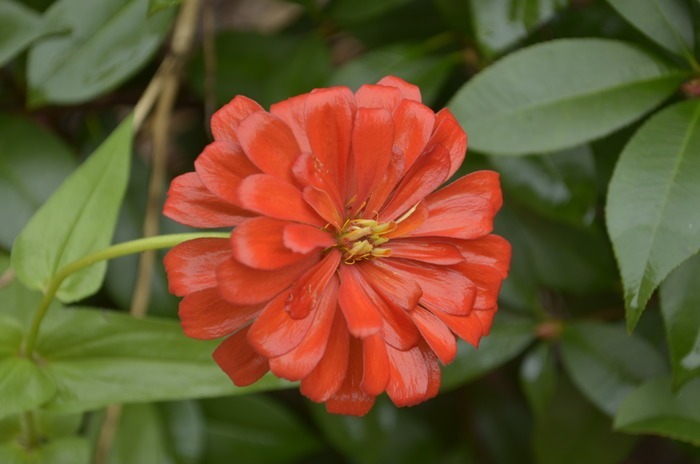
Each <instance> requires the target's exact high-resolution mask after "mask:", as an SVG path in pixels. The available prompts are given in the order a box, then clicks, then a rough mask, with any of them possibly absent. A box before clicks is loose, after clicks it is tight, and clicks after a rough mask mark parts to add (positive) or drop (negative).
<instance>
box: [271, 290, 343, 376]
mask: <svg viewBox="0 0 700 464" xmlns="http://www.w3.org/2000/svg"><path fill="white" fill-rule="evenodd" d="M337 296H338V282H337V280H336V279H333V280H331V282H330V283H329V284H328V285H327V286H326V289H325V290H324V292H323V295H321V298H320V300H319V302H318V305H317V306H316V309H315V310H314V314H313V324H311V327H310V328H309V330H308V332H307V333H306V336H305V337H304V339H303V340H302V341H301V343H299V345H297V347H296V348H294V349H293V350H291V351H290V352H288V353H286V354H283V355H282V356H279V357H276V358H272V359H270V370H271V371H272V372H273V373H274V374H275V375H276V376H277V377H281V378H283V379H287V380H292V381H296V380H300V379H302V378H304V377H306V376H307V375H309V373H310V372H311V371H312V370H313V369H314V368H315V367H316V366H317V365H318V362H319V361H320V360H321V357H323V353H325V352H326V346H327V345H328V337H329V336H330V333H331V327H332V325H333V316H334V315H335V314H336V307H337V304H338V303H337ZM309 317H312V316H309Z"/></svg>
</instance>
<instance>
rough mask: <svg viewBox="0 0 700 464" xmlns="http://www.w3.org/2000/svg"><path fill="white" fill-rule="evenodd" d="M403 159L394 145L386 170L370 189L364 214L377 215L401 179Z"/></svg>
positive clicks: (401, 153) (400, 152)
mask: <svg viewBox="0 0 700 464" xmlns="http://www.w3.org/2000/svg"><path fill="white" fill-rule="evenodd" d="M404 164H405V159H404V155H403V152H402V151H401V150H400V149H398V148H396V147H394V149H393V150H392V153H391V160H390V161H389V165H388V166H387V169H386V172H385V173H384V175H383V176H382V178H381V180H380V181H379V183H377V185H375V186H374V188H373V189H372V193H371V194H370V197H369V199H368V200H367V205H366V206H365V214H366V215H371V216H378V215H379V210H380V209H381V207H382V205H384V203H386V200H387V198H389V195H391V192H392V191H393V190H394V188H395V187H396V184H398V183H399V181H400V180H401V176H402V175H403V171H404Z"/></svg>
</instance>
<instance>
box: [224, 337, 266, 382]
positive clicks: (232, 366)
mask: <svg viewBox="0 0 700 464" xmlns="http://www.w3.org/2000/svg"><path fill="white" fill-rule="evenodd" d="M247 332H248V329H247V328H244V329H242V330H239V331H238V332H236V333H235V334H233V335H231V336H230V337H229V338H227V339H226V340H224V342H223V343H222V344H221V345H219V347H218V348H217V349H216V350H215V351H214V354H213V357H214V361H216V363H217V364H218V365H219V366H220V367H221V369H223V371H224V372H226V374H228V376H229V377H230V378H231V380H233V383H234V384H236V385H237V386H239V387H245V386H246V385H250V384H253V383H255V382H257V381H258V380H260V378H261V377H262V376H263V375H265V373H266V372H267V371H268V370H269V368H268V365H267V359H266V358H264V357H262V356H260V355H259V354H257V353H256V352H255V351H254V350H253V348H251V346H250V345H249V344H248V340H247V338H246V337H247Z"/></svg>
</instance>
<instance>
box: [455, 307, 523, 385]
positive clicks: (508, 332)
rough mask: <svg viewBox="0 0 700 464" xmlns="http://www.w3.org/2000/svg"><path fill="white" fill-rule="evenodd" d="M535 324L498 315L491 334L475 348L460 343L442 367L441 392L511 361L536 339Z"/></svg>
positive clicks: (505, 315) (502, 314)
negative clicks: (449, 359) (453, 355)
mask: <svg viewBox="0 0 700 464" xmlns="http://www.w3.org/2000/svg"><path fill="white" fill-rule="evenodd" d="M534 329H535V327H534V323H533V322H532V321H529V320H527V319H523V318H516V317H511V316H508V315H507V314H504V313H501V314H498V315H496V319H495V320H494V324H493V327H492V328H491V333H490V334H489V336H488V337H485V338H483V339H482V340H481V342H480V343H479V348H474V347H473V346H471V345H467V344H466V343H464V342H461V341H460V343H459V345H458V352H457V357H456V358H455V360H454V361H453V362H452V364H450V365H449V366H446V367H444V368H443V370H442V387H441V388H442V391H447V390H450V389H453V388H456V387H458V386H460V385H463V384H465V383H467V382H469V381H471V380H474V379H476V378H477V377H479V376H481V375H483V374H485V373H487V372H488V371H490V370H492V369H495V368H496V367H498V366H500V365H501V364H503V363H505V362H507V361H509V360H511V359H512V358H514V357H515V356H517V355H518V354H519V353H521V352H522V351H523V350H524V349H525V347H526V346H527V345H528V344H529V343H530V342H531V341H532V340H533V338H534Z"/></svg>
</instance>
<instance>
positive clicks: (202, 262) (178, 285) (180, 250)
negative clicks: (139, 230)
mask: <svg viewBox="0 0 700 464" xmlns="http://www.w3.org/2000/svg"><path fill="white" fill-rule="evenodd" d="M230 257H231V248H230V246H229V245H228V239H225V238H196V239H194V240H188V241H186V242H182V243H180V244H179V245H175V246H174V247H173V248H172V249H171V250H170V251H168V253H167V254H166V255H165V258H164V259H163V264H164V265H165V271H166V272H167V274H168V291H170V293H172V294H173V295H177V296H183V295H187V294H190V293H194V292H197V291H200V290H204V289H206V288H211V287H216V286H217V284H218V283H217V280H216V268H217V267H218V266H219V264H221V263H223V262H224V261H227V260H228V259H229V258H230Z"/></svg>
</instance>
